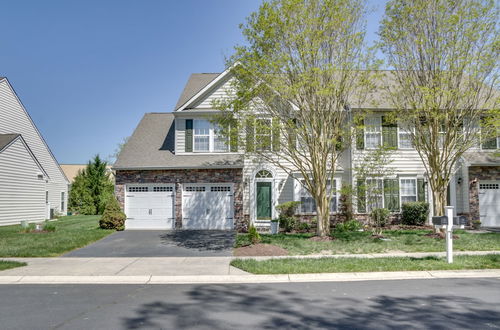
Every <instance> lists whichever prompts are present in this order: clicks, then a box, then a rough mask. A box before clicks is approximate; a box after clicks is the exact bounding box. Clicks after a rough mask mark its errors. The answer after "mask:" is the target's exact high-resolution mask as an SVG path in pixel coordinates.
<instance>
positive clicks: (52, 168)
mask: <svg viewBox="0 0 500 330" xmlns="http://www.w3.org/2000/svg"><path fill="white" fill-rule="evenodd" d="M68 183H69V182H68V180H67V179H66V177H65V176H64V173H63V172H62V170H61V168H60V167H59V164H58V163H57V160H56V159H55V157H54V155H53V154H52V152H51V151H50V149H49V147H48V146H47V144H46V143H45V141H44V139H43V137H42V136H41V134H40V132H39V131H38V129H37V128H36V126H35V124H34V122H33V120H32V119H31V117H30V116H29V114H28V112H27V111H26V109H25V108H24V107H23V105H22V103H21V101H20V100H19V98H18V96H17V95H16V93H15V91H14V89H13V88H12V86H11V85H10V83H9V81H8V80H7V78H1V77H0V225H9V224H16V223H19V222H21V221H23V220H27V221H42V220H44V219H48V218H50V217H51V216H53V215H54V214H56V213H63V214H64V213H66V211H67V200H68Z"/></svg>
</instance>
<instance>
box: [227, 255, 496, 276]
mask: <svg viewBox="0 0 500 330" xmlns="http://www.w3.org/2000/svg"><path fill="white" fill-rule="evenodd" d="M231 266H234V267H237V268H240V269H242V270H244V271H246V272H250V273H253V274H308V273H345V272H389V271H412V270H413V271H415V270H452V269H455V270H457V269H500V255H497V254H489V255H484V256H455V258H454V261H453V263H452V264H448V263H447V262H446V258H437V257H425V258H408V257H397V258H396V257H394V258H373V259H366V258H320V259H291V258H288V259H270V260H264V261H256V260H255V259H245V260H244V259H235V260H233V261H231Z"/></svg>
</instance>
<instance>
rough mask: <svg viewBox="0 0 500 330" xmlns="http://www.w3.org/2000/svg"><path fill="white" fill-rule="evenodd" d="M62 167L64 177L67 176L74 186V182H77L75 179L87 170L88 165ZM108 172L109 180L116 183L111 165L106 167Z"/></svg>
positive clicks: (65, 165)
mask: <svg viewBox="0 0 500 330" xmlns="http://www.w3.org/2000/svg"><path fill="white" fill-rule="evenodd" d="M60 165H61V168H62V170H63V172H64V175H66V178H68V180H69V182H70V185H71V184H73V182H74V181H75V177H76V176H77V175H78V173H80V171H83V170H84V169H86V168H87V164H60ZM106 170H107V172H108V173H109V178H110V179H111V180H112V181H113V182H114V181H115V174H114V172H113V170H112V169H111V165H108V166H106Z"/></svg>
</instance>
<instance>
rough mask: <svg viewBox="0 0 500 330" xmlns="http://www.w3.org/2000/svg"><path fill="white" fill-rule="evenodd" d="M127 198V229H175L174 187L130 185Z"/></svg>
mask: <svg viewBox="0 0 500 330" xmlns="http://www.w3.org/2000/svg"><path fill="white" fill-rule="evenodd" d="M125 196H126V198H125V213H126V214H127V220H126V221H125V229H173V228H174V186H173V185H130V186H127V192H126V195H125Z"/></svg>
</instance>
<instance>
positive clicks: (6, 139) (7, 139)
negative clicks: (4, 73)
mask: <svg viewBox="0 0 500 330" xmlns="http://www.w3.org/2000/svg"><path fill="white" fill-rule="evenodd" d="M0 80H1V79H0ZM19 135H20V134H0V151H2V150H3V149H4V148H5V147H6V146H7V145H9V144H10V143H11V142H12V141H14V140H15V139H17V137H18V136H19Z"/></svg>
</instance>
